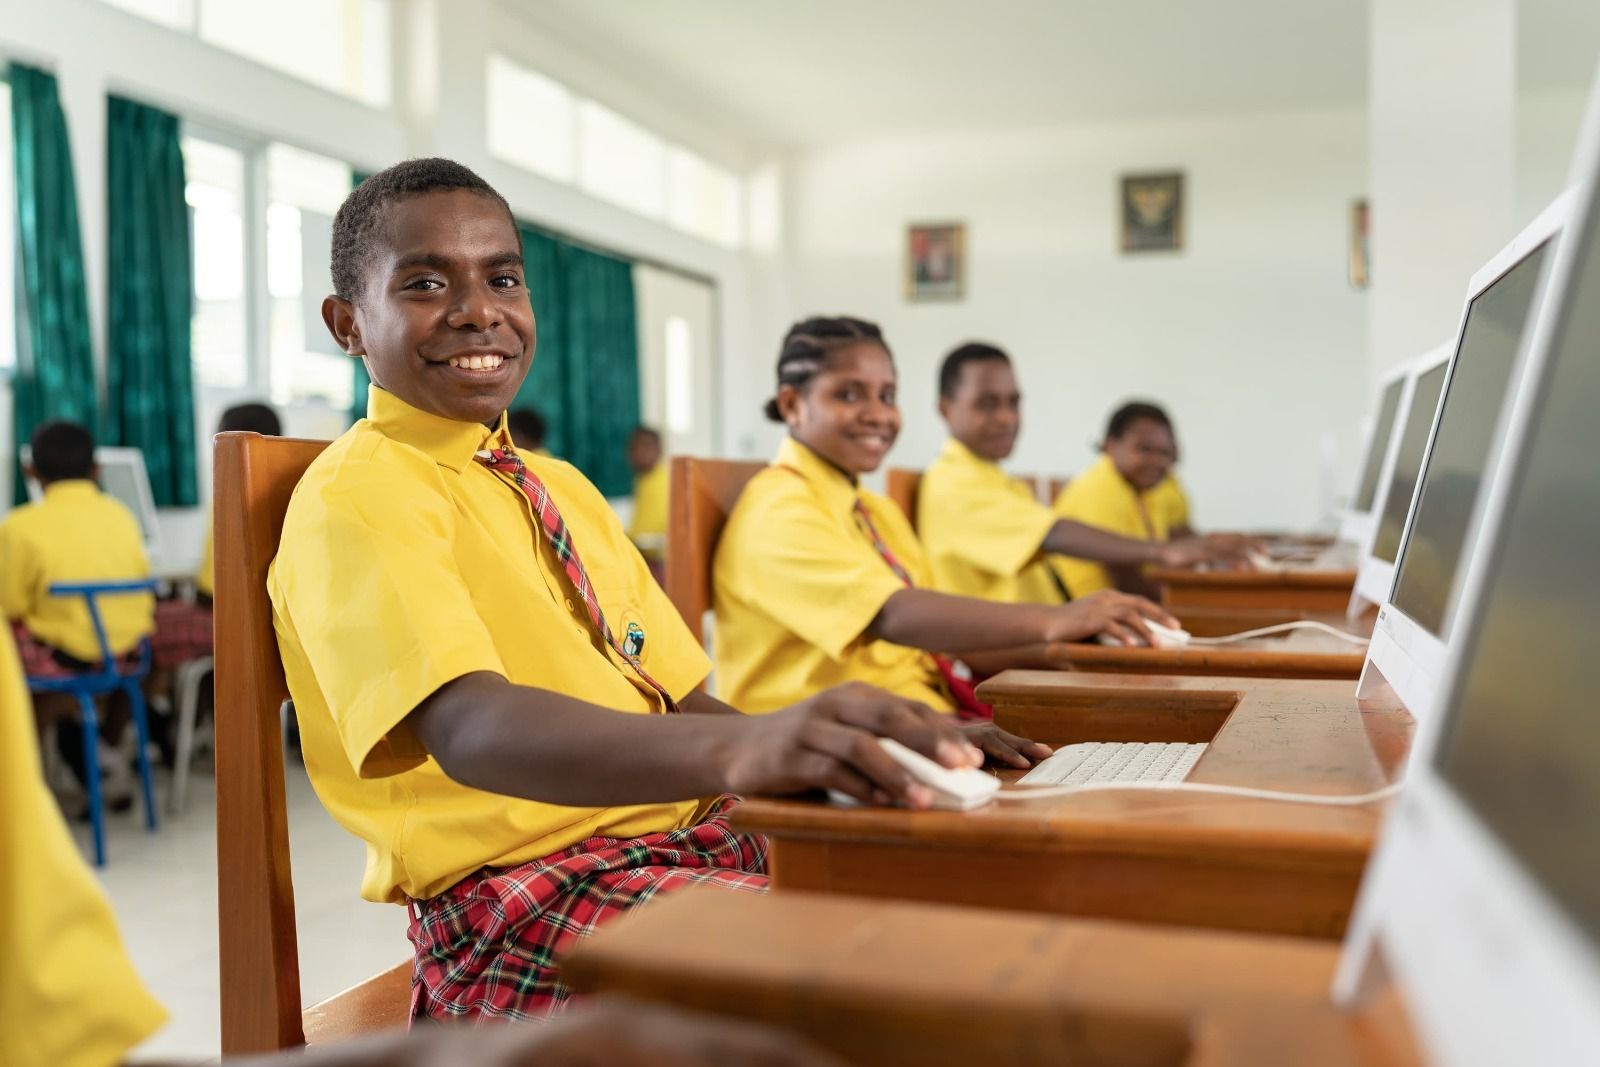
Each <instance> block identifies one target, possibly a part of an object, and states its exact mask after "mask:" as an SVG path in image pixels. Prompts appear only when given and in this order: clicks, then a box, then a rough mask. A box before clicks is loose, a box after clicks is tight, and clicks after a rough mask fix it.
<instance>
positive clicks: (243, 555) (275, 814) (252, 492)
mask: <svg viewBox="0 0 1600 1067" xmlns="http://www.w3.org/2000/svg"><path fill="white" fill-rule="evenodd" d="M325 447H327V442H326V441H298V440H294V439H291V438H282V437H262V436H260V435H259V434H253V433H224V434H218V435H217V439H216V451H215V461H214V464H213V467H214V476H215V490H214V493H213V497H214V500H215V508H216V520H215V521H216V553H217V555H216V606H215V619H216V686H217V690H216V692H217V701H216V703H217V711H216V738H217V740H216V747H217V893H218V920H219V923H220V936H219V948H220V955H221V963H222V1052H223V1054H224V1055H227V1056H232V1055H239V1054H243V1053H251V1052H268V1051H273V1050H276V1049H284V1048H292V1047H294V1046H297V1045H301V1044H308V1043H310V1044H315V1043H318V1042H321V1041H327V1040H334V1039H338V1038H342V1037H349V1036H354V1035H356V1034H361V1033H367V1032H371V1031H374V1030H381V1029H390V1028H398V1027H401V1026H404V1025H405V1023H406V1018H407V1015H408V1013H409V1008H410V996H411V963H410V961H409V960H408V961H407V962H405V963H403V964H401V965H399V966H397V967H395V968H394V969H393V970H390V971H385V972H384V973H383V974H380V975H378V976H376V977H374V978H370V979H368V980H367V981H365V982H363V983H361V984H360V985H358V986H356V987H355V988H353V989H350V990H347V991H346V992H344V993H340V994H339V995H337V996H335V997H332V998H330V999H329V1000H326V1001H324V1002H322V1003H321V1004H318V1005H316V1006H314V1007H312V1008H309V1009H306V1011H305V1012H304V1014H303V1016H302V1013H301V1008H300V954H299V948H298V945H297V942H296V937H295V917H294V885H293V883H292V882H291V881H290V877H289V828H288V813H287V806H286V801H285V799H284V784H283V737H282V733H281V732H280V720H279V715H280V708H281V707H282V705H283V702H284V701H285V700H287V699H288V696H289V691H288V685H287V683H286V682H285V681H284V676H283V661H282V660H281V659H280V658H279V656H278V642H277V638H276V637H275V636H274V634H273V629H272V606H271V603H270V601H269V600H268V598H267V566H268V564H270V563H271V562H272V557H273V556H274V555H276V554H277V551H278V538H279V536H280V535H281V534H282V532H283V516H284V512H285V511H286V510H287V509H288V506H289V495H290V494H291V493H292V492H293V491H294V487H295V485H296V484H297V483H298V482H299V481H300V476H301V475H302V474H304V473H305V470H306V468H307V467H308V466H310V464H311V461H312V460H314V459H315V458H316V457H317V456H318V455H319V454H320V453H321V452H322V450H323V449H324V448H325ZM353 891H354V887H352V892H353Z"/></svg>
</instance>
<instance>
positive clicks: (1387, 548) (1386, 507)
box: [1372, 363, 1449, 563]
mask: <svg viewBox="0 0 1600 1067" xmlns="http://www.w3.org/2000/svg"><path fill="white" fill-rule="evenodd" d="M1448 369H1449V365H1448V364H1444V363H1441V364H1440V365H1439V366H1437V367H1434V368H1433V369H1432V370H1430V371H1428V372H1426V373H1424V374H1423V375H1422V377H1420V378H1418V379H1417V387H1416V388H1415V389H1413V390H1412V391H1411V410H1410V411H1408V412H1407V413H1406V424H1405V428H1404V429H1402V430H1401V431H1400V450H1399V452H1397V453H1396V454H1395V457H1394V473H1393V474H1391V475H1390V476H1389V494H1388V496H1386V497H1384V500H1383V512H1382V514H1380V515H1379V516H1378V532H1377V535H1376V537H1375V538H1374V539H1373V542H1372V554H1373V555H1374V556H1376V557H1377V558H1378V559H1381V560H1383V561H1384V562H1385V563H1393V562H1394V558H1395V556H1397V555H1399V554H1400V535H1401V534H1402V533H1404V532H1405V526H1406V513H1407V512H1408V511H1410V510H1411V494H1412V493H1413V492H1415V491H1416V488H1417V477H1418V476H1419V475H1420V474H1421V473H1422V457H1423V454H1424V453H1425V452H1427V450H1428V431H1429V430H1431V429H1433V413H1434V411H1435V410H1437V409H1438V407H1439V393H1440V392H1441V391H1443V389H1444V376H1445V371H1447V370H1448Z"/></svg>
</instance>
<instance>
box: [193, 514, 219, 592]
mask: <svg viewBox="0 0 1600 1067" xmlns="http://www.w3.org/2000/svg"><path fill="white" fill-rule="evenodd" d="M214 521H215V520H214V519H213V518H212V517H211V516H209V515H208V516H207V517H206V536H205V540H204V541H203V542H201V545H200V567H199V569H197V570H196V571H195V572H194V587H195V588H196V589H198V590H200V592H202V593H204V594H205V595H206V596H211V595H212V590H213V589H214V588H215V586H216V584H217V564H216V542H215V541H214V540H213V538H214V537H215V534H214V533H213V530H214V527H213V525H212V523H213V522H214Z"/></svg>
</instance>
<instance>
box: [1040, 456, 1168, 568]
mask: <svg viewBox="0 0 1600 1067" xmlns="http://www.w3.org/2000/svg"><path fill="white" fill-rule="evenodd" d="M1150 496H1151V494H1150V493H1143V494H1141V493H1139V492H1138V491H1136V490H1135V489H1134V488H1133V486H1132V485H1129V484H1128V480H1127V479H1126V478H1124V477H1123V476H1122V475H1121V474H1120V473H1118V471H1117V467H1116V464H1114V463H1112V462H1111V457H1110V456H1107V455H1105V454H1104V453H1102V454H1101V456H1100V458H1099V459H1097V460H1095V461H1094V464H1093V465H1092V466H1090V467H1089V469H1088V470H1086V471H1084V472H1083V473H1082V474H1080V475H1078V476H1077V477H1076V478H1074V479H1072V481H1070V482H1068V483H1067V487H1066V488H1065V489H1063V490H1061V495H1060V496H1058V497H1056V507H1055V511H1056V515H1057V516H1058V517H1060V518H1063V519H1075V520H1077V521H1078V522H1081V523H1083V524H1084V525H1085V526H1097V527H1099V528H1100V529H1102V530H1110V531H1111V532H1112V533H1116V534H1121V535H1122V536H1124V537H1134V538H1138V539H1139V540H1141V541H1165V540H1166V539H1167V520H1166V517H1165V515H1163V514H1162V513H1161V512H1160V511H1159V510H1158V509H1157V508H1155V507H1153V506H1152V505H1151V501H1150ZM1055 559H1056V561H1057V568H1058V570H1059V572H1060V574H1061V575H1062V577H1064V578H1065V579H1066V582H1067V588H1068V589H1069V590H1071V592H1072V595H1073V596H1075V597H1081V596H1087V595H1088V594H1090V593H1093V592H1097V591H1099V590H1101V589H1110V588H1111V587H1112V584H1113V583H1112V581H1111V572H1110V571H1108V570H1107V569H1106V568H1105V567H1104V566H1103V565H1101V564H1099V563H1096V562H1094V561H1093V560H1088V559H1078V558H1076V557H1071V556H1057V557H1055Z"/></svg>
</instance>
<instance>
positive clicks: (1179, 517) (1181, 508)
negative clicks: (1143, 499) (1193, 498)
mask: <svg viewBox="0 0 1600 1067" xmlns="http://www.w3.org/2000/svg"><path fill="white" fill-rule="evenodd" d="M1149 500H1150V507H1151V508H1152V509H1153V510H1155V511H1159V512H1160V513H1161V515H1162V517H1163V518H1164V519H1165V520H1166V524H1167V529H1168V530H1169V531H1171V530H1178V529H1182V528H1183V527H1185V526H1188V525H1189V496H1188V494H1187V493H1185V492H1184V491H1183V484H1182V483H1181V482H1179V481H1178V478H1177V475H1174V474H1169V475H1167V476H1166V477H1165V478H1163V479H1161V484H1160V485H1158V486H1156V487H1155V488H1154V489H1152V490H1150V497H1149Z"/></svg>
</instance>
